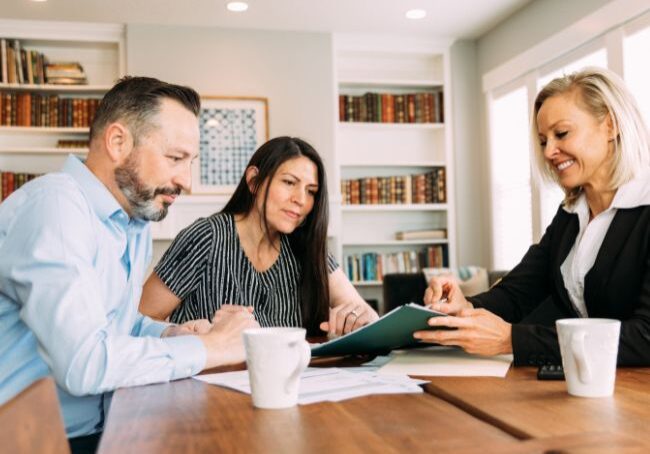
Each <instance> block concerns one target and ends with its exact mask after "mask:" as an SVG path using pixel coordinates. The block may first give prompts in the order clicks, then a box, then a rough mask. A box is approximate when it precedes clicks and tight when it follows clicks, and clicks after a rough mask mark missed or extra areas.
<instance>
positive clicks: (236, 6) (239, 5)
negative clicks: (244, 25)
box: [226, 2, 248, 13]
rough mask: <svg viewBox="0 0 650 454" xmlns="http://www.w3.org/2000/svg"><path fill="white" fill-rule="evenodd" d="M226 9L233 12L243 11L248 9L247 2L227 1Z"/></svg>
mask: <svg viewBox="0 0 650 454" xmlns="http://www.w3.org/2000/svg"><path fill="white" fill-rule="evenodd" d="M226 8H228V11H233V12H235V13H243V12H244V11H246V10H247V9H248V3H246V2H228V4H227V5H226Z"/></svg>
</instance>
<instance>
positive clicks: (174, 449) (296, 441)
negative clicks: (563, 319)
mask: <svg viewBox="0 0 650 454" xmlns="http://www.w3.org/2000/svg"><path fill="white" fill-rule="evenodd" d="M327 365H331V364H327ZM431 380H432V383H431V384H428V385H426V386H425V391H426V393H423V394H400V395H378V396H368V397H362V398H357V399H352V400H347V401H343V402H338V403H329V402H328V403H319V404H311V405H304V406H297V407H295V408H291V409H287V410H259V409H254V408H253V407H252V404H251V399H250V396H248V395H244V394H241V393H238V392H235V391H231V390H227V389H224V388H220V387H218V386H214V385H208V384H206V383H203V382H199V381H197V380H192V379H186V380H180V381H176V382H173V383H166V384H160V385H150V386H143V387H136V388H127V389H120V390H118V391H116V393H115V395H114V397H113V403H112V405H111V410H110V412H109V415H108V420H107V424H106V429H105V432H104V435H103V437H102V441H101V444H100V449H99V452H100V454H106V453H119V454H126V453H131V452H133V453H136V452H137V453H154V452H155V453H178V452H184V453H199V452H271V453H276V452H278V453H293V452H296V453H297V452H310V453H312V452H345V453H357V452H358V453H361V452H364V453H366V452H424V451H427V452H436V453H438V452H441V453H444V452H454V453H455V454H462V453H477V454H478V453H480V454H487V453H492V452H503V453H513V454H514V453H528V452H538V453H543V452H549V453H550V452H562V453H564V452H571V453H598V452H607V453H609V452H625V453H645V452H650V444H647V443H648V442H647V441H646V436H645V435H646V432H644V430H646V429H645V427H646V426H647V425H648V424H649V423H650V405H649V404H650V392H649V391H650V386H649V385H650V369H621V370H619V372H618V377H617V384H616V393H615V396H614V397H612V398H601V399H583V398H576V397H571V396H569V395H568V394H567V393H566V388H565V384H564V382H540V381H537V380H536V379H535V370H534V369H531V368H523V369H513V370H511V371H510V372H509V374H508V376H507V378H506V379H498V378H483V377H481V378H478V377H472V378H451V377H449V378H448V377H436V378H431Z"/></svg>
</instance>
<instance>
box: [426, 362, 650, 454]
mask: <svg viewBox="0 0 650 454" xmlns="http://www.w3.org/2000/svg"><path fill="white" fill-rule="evenodd" d="M425 389H426V391H427V392H428V393H430V394H432V395H434V396H436V397H439V398H441V399H443V400H446V401H448V402H450V403H453V404H454V405H456V406H457V407H459V408H461V409H463V410H464V411H465V412H467V413H468V414H471V415H473V416H475V417H476V418H478V419H481V420H483V421H486V422H488V423H490V424H492V425H494V426H496V427H499V428H501V429H503V430H504V431H505V432H507V433H509V434H511V435H513V436H515V437H517V438H519V439H521V440H532V439H543V438H550V439H558V438H559V439H565V440H576V439H578V438H580V437H584V436H585V435H588V438H592V439H594V440H596V439H598V440H599V441H600V448H607V444H606V443H605V441H604V440H605V439H607V437H609V438H610V441H612V442H620V444H621V446H623V447H624V448H625V452H644V453H646V452H650V435H649V433H648V429H649V428H650V368H621V369H618V371H617V374H616V388H615V392H614V396H612V397H604V398H591V399H589V398H581V397H573V396H570V395H568V394H567V391H566V384H565V382H564V381H539V380H537V379H536V371H535V369H533V368H513V369H511V370H510V372H509V373H508V376H507V378H506V379H505V380H503V379H499V378H487V377H483V378H472V377H437V378H435V379H433V380H432V382H431V383H430V384H427V385H425ZM595 435H598V437H596V438H594V436H595ZM616 440H618V441H616ZM594 446H598V444H595V445H594ZM612 449H613V448H612ZM585 452H595V447H594V448H593V449H592V450H591V451H589V450H587V451H585ZM603 452H615V451H613V450H606V451H603Z"/></svg>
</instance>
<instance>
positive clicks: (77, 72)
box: [0, 19, 125, 200]
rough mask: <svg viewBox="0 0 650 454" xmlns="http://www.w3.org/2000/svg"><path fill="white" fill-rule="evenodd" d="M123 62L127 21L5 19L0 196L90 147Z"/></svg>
mask: <svg viewBox="0 0 650 454" xmlns="http://www.w3.org/2000/svg"><path fill="white" fill-rule="evenodd" d="M124 62H125V59H124V27H123V26H122V25H114V24H82V23H65V22H42V21H22V20H10V19H1V20H0V142H1V143H2V146H1V147H0V183H1V185H0V200H4V199H5V198H6V197H7V196H9V195H10V194H11V193H12V192H13V191H15V190H16V189H18V188H19V187H20V186H21V185H22V184H24V183H26V182H27V181H29V180H30V179H32V178H34V177H36V176H39V175H41V174H44V173H47V172H52V171H56V170H58V169H60V168H61V165H62V164H63V162H64V161H65V159H66V157H67V155H68V154H75V155H79V156H84V155H85V154H86V153H87V152H88V132H89V127H90V124H91V123H92V120H93V117H94V114H95V111H96V110H97V106H98V105H99V101H100V100H101V97H102V96H103V94H104V93H105V92H106V91H107V90H109V89H110V87H111V86H112V84H113V83H114V82H115V81H116V80H117V79H118V78H119V77H120V76H121V75H122V74H124Z"/></svg>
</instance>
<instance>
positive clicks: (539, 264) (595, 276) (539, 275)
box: [468, 205, 650, 366]
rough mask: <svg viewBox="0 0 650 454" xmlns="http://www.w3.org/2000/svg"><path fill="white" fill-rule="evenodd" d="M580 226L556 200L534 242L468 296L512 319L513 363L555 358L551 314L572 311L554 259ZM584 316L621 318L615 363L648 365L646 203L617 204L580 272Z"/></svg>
mask: <svg viewBox="0 0 650 454" xmlns="http://www.w3.org/2000/svg"><path fill="white" fill-rule="evenodd" d="M578 231H579V223H578V215H577V214H571V213H567V212H566V211H565V210H564V209H563V208H561V207H560V209H558V211H557V213H556V214H555V218H553V222H551V225H549V227H548V228H547V229H546V233H545V234H544V236H543V237H542V239H541V240H540V242H539V244H535V245H533V246H531V247H530V249H529V250H528V252H527V253H526V255H525V256H524V258H523V259H522V260H521V262H520V263H519V264H518V265H517V266H516V267H515V268H514V269H513V270H512V271H511V272H510V273H508V274H507V275H506V276H505V277H504V278H503V280H502V281H501V282H499V283H498V284H497V285H496V286H494V287H493V288H492V289H490V290H489V291H487V292H485V293H481V294H479V295H476V296H474V297H471V298H468V300H469V301H471V302H472V303H473V304H474V305H475V306H477V307H484V308H485V309H488V310H490V311H492V312H494V313H495V314H497V315H499V316H500V317H502V318H503V319H504V320H506V321H507V322H510V323H512V324H513V325H512V350H513V354H514V361H515V365H539V364H543V363H547V362H552V363H556V364H560V361H561V356H560V348H559V344H558V340H557V334H556V331H555V320H557V319H560V318H567V317H578V314H577V312H576V311H575V309H574V308H573V305H572V303H571V300H570V298H569V294H568V293H567V290H566V288H565V287H564V280H563V278H562V273H561V271H560V266H561V265H562V263H563V262H564V260H565V259H566V257H567V255H568V254H569V251H570V250H571V247H572V246H573V244H574V242H575V240H576V237H577V235H578ZM584 298H585V305H586V306H587V312H588V314H589V317H590V318H614V319H618V320H621V321H622V323H621V337H620V342H619V348H618V365H619V366H650V206H647V205H645V206H640V207H637V208H632V209H618V211H617V213H616V215H615V216H614V219H613V220H612V223H611V225H610V227H609V230H608V231H607V233H606V234H605V238H604V240H603V244H602V246H601V248H600V250H599V251H598V255H597V256H596V261H595V263H594V266H593V267H592V268H591V269H590V270H589V272H588V273H587V274H586V276H585V290H584Z"/></svg>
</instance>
